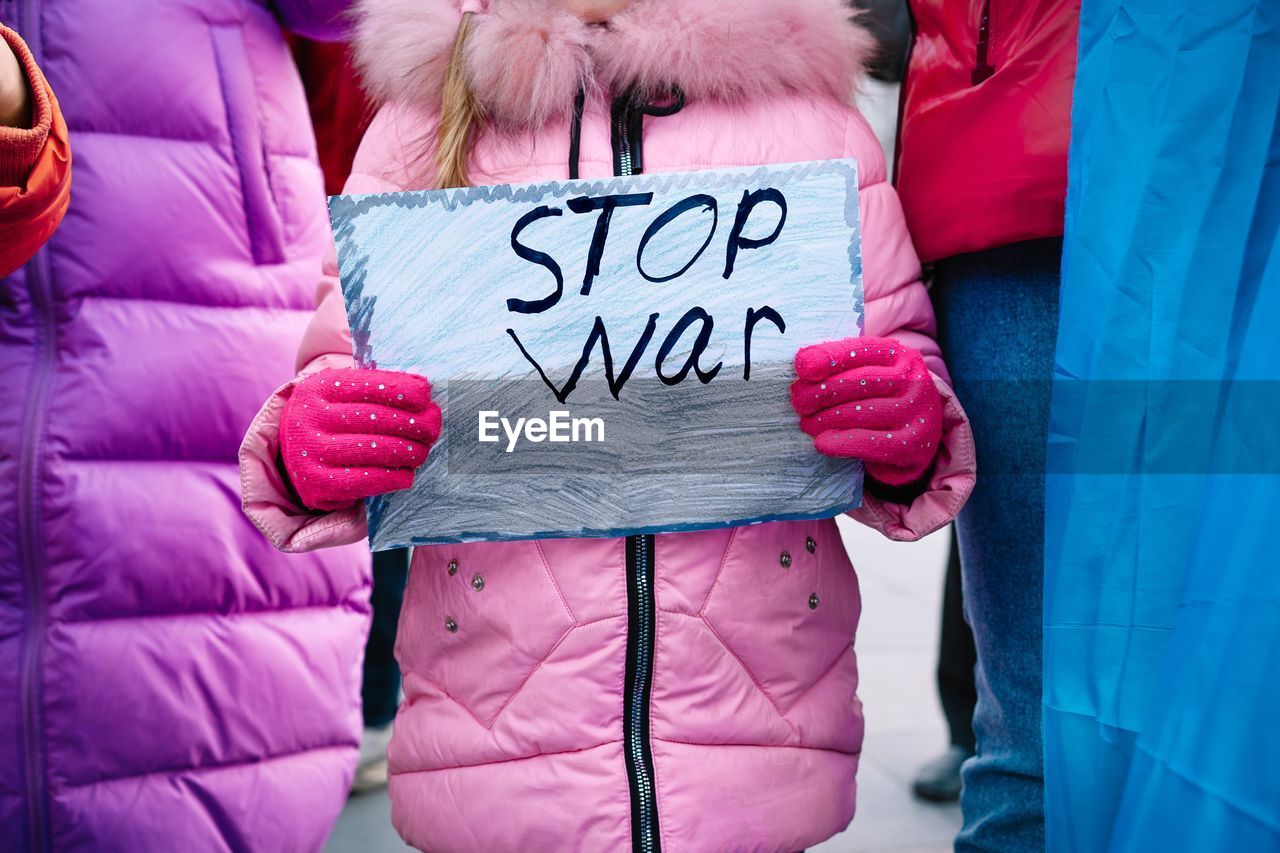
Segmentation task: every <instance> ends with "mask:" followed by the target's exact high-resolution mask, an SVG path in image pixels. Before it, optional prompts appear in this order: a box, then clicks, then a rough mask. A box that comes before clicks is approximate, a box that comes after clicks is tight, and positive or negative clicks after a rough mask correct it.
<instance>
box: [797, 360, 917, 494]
mask: <svg viewBox="0 0 1280 853" xmlns="http://www.w3.org/2000/svg"><path fill="white" fill-rule="evenodd" d="M796 376H797V377H799V378H798V379H796V381H795V382H793V383H791V405H792V406H794V407H795V410H796V412H797V413H798V414H799V415H800V428H801V429H803V430H804V431H805V432H806V433H808V434H809V435H811V436H813V444H814V447H816V448H817V449H818V452H819V453H822V454H825V455H827V456H838V457H844V458H853V459H861V460H863V461H864V462H865V463H866V470H867V474H868V476H870V477H872V478H873V479H875V480H878V481H879V482H881V483H884V484H886V485H889V486H902V485H907V484H909V483H912V482H914V481H916V480H918V479H920V478H921V477H922V476H924V474H925V472H927V471H928V470H929V466H930V465H932V464H933V458H934V456H935V455H936V454H937V452H938V445H939V440H940V439H941V437H942V395H940V394H939V393H938V389H937V387H935V386H934V384H933V377H932V375H931V374H930V373H929V369H928V368H927V367H926V366H925V363H924V359H923V358H921V356H920V353H918V352H917V351H915V350H913V349H911V348H910V347H904V346H903V345H902V344H900V343H898V342H897V341H895V340H893V339H892V338H847V339H845V340H843V341H833V342H830V343H825V344H817V345H816V346H811V347H805V348H804V349H802V350H800V351H799V352H797V353H796Z"/></svg>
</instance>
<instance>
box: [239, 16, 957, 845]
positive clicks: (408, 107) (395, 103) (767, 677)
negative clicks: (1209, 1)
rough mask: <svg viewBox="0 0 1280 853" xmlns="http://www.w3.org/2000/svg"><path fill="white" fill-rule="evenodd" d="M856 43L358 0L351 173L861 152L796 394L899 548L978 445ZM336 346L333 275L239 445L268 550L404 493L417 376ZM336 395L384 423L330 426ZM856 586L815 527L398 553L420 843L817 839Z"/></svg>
mask: <svg viewBox="0 0 1280 853" xmlns="http://www.w3.org/2000/svg"><path fill="white" fill-rule="evenodd" d="M869 43H870V42H869V39H868V37H867V36H866V34H865V33H864V32H863V31H861V30H860V29H858V28H857V27H856V26H855V25H854V24H853V23H852V22H851V21H850V13H849V11H848V9H847V7H846V6H845V3H844V2H843V0H734V2H731V3H729V2H726V3H721V2H708V0H489V2H488V3H487V4H486V3H482V2H477V0H465V2H463V3H461V4H459V3H458V2H457V0H364V2H363V3H362V6H361V9H360V18H359V27H358V31H357V43H356V49H357V53H358V56H359V57H360V59H361V62H362V64H363V66H364V69H365V75H366V82H367V83H368V84H369V86H370V89H371V91H372V93H373V94H374V96H375V97H376V98H377V99H378V100H379V101H380V102H381V103H382V104H383V106H382V108H381V110H380V111H379V112H378V114H377V117H376V118H375V119H374V122H373V125H372V127H371V128H370V129H369V132H368V134H367V136H366V137H365V140H364V142H363V144H362V146H361V149H360V153H359V155H358V156H357V159H356V164H355V170H354V173H353V174H352V176H351V178H350V180H349V182H348V183H347V186H346V191H347V192H348V193H375V192H388V191H397V190H412V189H423V188H429V187H435V186H460V185H466V184H492V183H509V182H530V181H547V180H555V179H559V180H563V179H566V178H569V177H578V176H580V177H582V178H596V177H602V176H610V175H614V174H620V173H627V172H628V169H630V170H631V171H638V170H639V169H640V168H643V170H644V171H646V172H664V171H676V170H690V169H705V168H713V167H741V166H752V165H756V164H763V163H787V162H795V161H803V160H819V159H828V158H839V157H856V158H857V159H858V162H859V170H858V174H859V179H860V181H861V187H860V205H861V216H862V234H863V246H862V251H863V281H864V288H865V326H866V333H867V337H864V338H860V339H856V340H846V341H836V342H831V343H828V344H821V345H818V346H815V347H808V348H805V349H803V350H801V351H800V352H799V353H797V355H796V370H797V374H798V377H797V380H796V382H795V384H794V385H793V388H792V402H793V403H794V405H795V407H796V410H797V414H798V417H797V421H798V423H797V428H798V429H804V430H805V431H806V432H808V433H809V434H810V435H812V436H813V437H814V442H815V444H816V446H817V448H818V450H819V451H821V452H822V453H826V454H830V455H835V456H852V457H856V458H860V459H863V460H864V461H865V462H866V470H867V476H868V479H867V483H866V497H865V499H864V503H863V505H862V507H861V508H860V509H858V510H856V511H855V512H854V513H853V515H854V516H855V517H856V518H858V519H859V520H861V521H862V522H864V523H866V524H869V525H871V526H873V527H875V528H877V529H879V530H881V531H882V532H883V533H884V534H885V535H886V536H888V537H890V538H892V539H916V538H918V537H920V536H923V535H925V534H927V533H929V532H930V531H933V530H935V529H937V528H938V527H940V526H942V525H944V524H946V523H947V522H949V521H950V520H951V519H952V518H953V517H954V516H955V514H956V512H957V511H958V510H959V509H960V507H961V505H962V504H963V503H964V501H965V498H966V497H967V496H968V494H969V491H970V489H971V487H972V485H973V480H974V460H973V444H972V440H971V436H970V432H969V427H968V423H967V421H966V419H965V416H964V412H963V411H962V410H961V408H960V406H959V404H958V403H957V402H956V400H955V398H954V397H953V396H952V393H951V390H950V387H949V385H948V381H947V373H946V368H945V367H944V366H943V364H942V361H941V360H940V358H939V357H938V348H937V345H936V344H935V343H934V340H933V332H934V320H933V315H932V313H931V311H930V307H929V298H928V295H927V294H926V292H925V289H924V286H923V285H922V284H921V283H920V267H919V264H918V262H917V260H916V255H915V252H914V250H913V249H912V245H911V240H910V238H909V237H908V235H907V230H906V226H905V224H904V222H903V217H902V210H901V208H900V206H899V204H898V199H897V196H896V195H895V194H894V190H893V188H892V187H891V186H890V185H889V184H888V183H887V181H886V180H885V164H884V159H883V156H882V154H881V152H880V148H879V146H878V144H877V142H876V139H875V136H874V135H873V134H872V132H871V130H870V128H869V127H868V126H867V123H866V122H865V121H864V120H863V118H862V116H861V115H859V113H858V112H857V111H856V110H855V109H853V108H852V107H850V106H849V102H850V95H851V87H852V85H853V83H854V81H855V79H856V76H857V73H858V71H859V69H860V65H861V62H862V61H863V60H864V59H865V58H866V56H867V52H868V48H869ZM331 272H332V269H331ZM848 307H849V306H844V305H832V306H831V310H832V311H841V310H847V309H848ZM351 353H352V350H351V339H350V335H349V333H348V331H347V322H346V313H345V311H344V309H343V304H342V298H341V294H340V293H339V288H338V282H337V280H336V278H335V277H334V276H333V275H330V276H329V277H328V278H326V279H325V280H324V281H323V282H322V284H321V285H320V289H319V307H318V309H317V313H316V316H315V319H314V321H313V322H312V325H311V328H310V329H309V331H308V333H307V335H306V337H305V339H304V341H303V344H302V348H301V351H300V352H299V355H298V367H299V375H298V377H297V378H296V379H295V380H294V381H293V382H291V383H289V384H288V385H286V386H285V387H283V388H281V389H280V390H279V391H278V392H277V393H276V394H275V395H274V396H273V397H272V398H271V399H270V400H268V401H267V404H266V406H265V407H264V408H263V409H262V411H261V413H260V414H259V415H258V417H257V419H256V420H255V421H254V423H253V426H252V427H251V429H250V431H249V433H248V435H247V436H246V438H245V441H244V445H243V447H242V450H241V465H242V474H243V476H242V481H243V490H244V506H245V510H246V512H247V513H248V514H249V516H250V517H251V518H252V519H253V520H254V522H255V523H256V524H257V525H258V526H259V527H260V528H261V529H262V531H263V533H265V534H266V535H267V536H268V537H269V538H270V539H271V540H272V541H273V542H274V543H275V544H276V546H277V547H279V548H281V549H284V550H289V551H303V550H310V549H314V548H321V547H325V546H330V545H335V544H338V543H346V542H353V541H357V540H359V539H360V538H362V537H364V536H365V534H366V529H365V521H364V510H363V506H362V503H361V499H362V498H365V497H367V496H370V495H373V494H378V493H381V492H386V491H391V490H395V489H403V488H406V487H407V486H409V485H410V483H411V482H412V478H413V467H414V466H417V465H420V464H421V463H422V462H423V461H424V460H425V459H426V457H427V454H428V453H429V452H430V447H431V444H432V442H433V441H434V440H435V439H436V438H437V437H438V435H439V432H440V424H441V416H440V411H439V409H438V408H437V407H436V406H435V404H434V403H432V402H431V399H430V383H429V381H428V379H429V377H428V378H423V377H418V376H411V375H408V374H401V373H389V372H385V371H356V370H354V369H353V360H352V355H351ZM877 378H878V379H881V380H893V381H883V382H875V381H869V382H863V381H862V380H874V379H877ZM841 379H844V380H846V381H844V382H840V381H839V380H841ZM366 383H367V384H366ZM890 386H891V387H892V390H889V388H890ZM880 389H885V390H883V391H881V390H880ZM877 403H880V404H881V405H875V404H877ZM895 406H896V407H897V408H895ZM354 408H360V409H362V411H365V410H367V411H368V412H369V413H373V414H379V417H377V418H376V419H371V420H366V419H364V418H363V417H362V418H361V419H360V423H361V424H362V427H361V432H360V433H359V434H355V433H352V432H349V431H348V430H345V429H344V428H343V426H342V425H343V424H345V423H347V422H354V418H352V419H350V421H344V420H342V419H341V417H340V413H341V412H344V411H347V410H349V409H351V410H353V409H354ZM890 413H892V414H890ZM392 415H395V417H392ZM375 424H376V428H375ZM390 425H394V426H390ZM890 434H895V435H896V438H893V439H890V438H889V435H890ZM390 436H395V437H398V438H400V439H401V440H402V441H401V442H397V445H398V446H399V445H401V444H407V445H408V453H407V458H406V453H403V452H402V453H398V454H396V455H394V456H392V455H390V454H388V453H387V452H386V450H387V445H388V442H387V441H386V440H385V439H386V438H387V437H390ZM379 439H383V440H382V441H381V445H382V446H381V447H375V445H377V444H378V443H379ZM321 457H323V459H324V460H326V461H325V462H323V463H322V462H319V461H317V460H319V459H320V458H321ZM859 608H860V603H859V594H858V583H857V578H856V576H855V575H854V571H853V567H852V566H851V565H850V563H849V560H848V558H847V556H846V554H845V549H844V547H843V545H842V543H841V539H840V535H839V533H838V532H837V529H836V525H835V522H834V521H832V520H829V519H828V520H821V521H796V522H778V523H773V524H760V525H754V526H749V527H740V528H734V529H722V530H709V531H705V532H694V533H677V534H666V535H657V536H631V537H627V538H625V539H550V540H541V541H523V542H499V543H479V544H468V545H440V546H432V547H420V548H417V549H415V551H414V557H413V568H412V571H411V575H410V580H409V588H408V590H407V593H406V597H405V603H404V609H403V614H402V617H401V622H400V632H399V641H398V657H399V660H400V663H401V667H402V669H403V671H404V691H405V703H404V705H403V706H402V707H401V709H400V714H399V716H398V718H397V721H396V725H395V736H394V738H393V740H392V743H391V748H390V755H389V761H390V791H391V798H392V819H393V821H394V823H395V825H396V828H397V829H398V830H399V831H400V833H401V835H403V836H404V838H405V839H406V840H407V841H408V842H409V843H411V844H413V845H415V846H417V847H420V848H422V849H424V850H432V851H455V850H456V851H462V850H471V851H495V850H538V851H541V850H589V851H595V850H622V849H627V848H632V849H635V850H643V851H660V850H664V849H665V850H667V851H711V850H760V851H795V850H800V849H802V848H805V847H807V846H810V845H813V844H816V843H818V842H820V841H822V840H823V839H826V838H828V837H830V836H831V835H833V834H835V833H837V832H839V831H840V830H842V829H843V828H844V827H845V826H846V825H847V824H848V823H849V821H850V819H851V818H852V817H853V811H854V778H855V775H856V771H857V766H858V756H859V752H860V749H861V744H862V733H863V724H862V713H861V705H860V703H859V701H858V698H857V694H856V688H857V681H858V676H857V665H856V661H855V656H854V650H853V637H854V633H855V629H856V628H857V623H858V614H859Z"/></svg>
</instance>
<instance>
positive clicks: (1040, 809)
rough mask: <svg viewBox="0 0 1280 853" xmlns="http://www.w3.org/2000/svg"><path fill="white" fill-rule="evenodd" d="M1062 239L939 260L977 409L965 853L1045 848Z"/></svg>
mask: <svg viewBox="0 0 1280 853" xmlns="http://www.w3.org/2000/svg"><path fill="white" fill-rule="evenodd" d="M1061 260H1062V240H1061V239H1046V240H1031V241H1027V242H1023V243H1015V244H1013V245H1010V246H1002V247H999V248H996V249H989V250H986V251H983V252H975V253H973V254H969V255H960V256H956V257H953V258H948V259H946V260H945V261H942V262H940V263H939V264H938V268H937V275H936V278H935V280H934V290H933V294H934V304H935V308H936V310H937V314H938V327H939V334H938V340H939V343H940V344H941V346H942V352H943V355H944V357H945V358H946V361H947V367H948V368H949V369H950V371H951V378H952V381H953V382H954V383H955V390H956V394H957V396H958V397H959V399H960V402H961V404H962V405H963V406H964V408H965V411H966V412H968V414H969V420H970V422H971V423H972V425H973V436H974V441H975V443H976V445H977V454H978V483H977V486H976V487H975V488H974V490H973V495H972V497H970V498H969V503H968V504H967V505H966V506H965V508H964V510H963V511H962V512H961V513H960V516H959V518H958V519H956V535H957V537H958V539H959V543H960V562H961V574H962V576H963V584H964V605H965V615H966V617H967V619H968V621H969V624H970V626H971V627H972V628H973V637H974V644H975V646H976V648H977V653H978V663H977V667H976V672H975V676H976V678H975V680H976V683H977V688H978V703H977V707H976V708H975V709H974V716H973V728H974V733H975V735H976V736H977V755H976V756H975V757H974V758H972V759H970V760H969V761H968V762H967V763H966V764H965V766H964V770H963V779H964V792H963V793H962V794H961V798H960V804H961V807H962V809H963V811H964V829H963V830H961V832H960V835H959V836H958V837H957V839H956V849H957V850H994V851H1011V853H1022V851H1035V850H1042V849H1044V757H1043V743H1042V737H1041V728H1040V725H1041V710H1040V705H1041V692H1042V648H1043V627H1042V621H1043V609H1044V606H1043V596H1044V474H1045V447H1046V443H1047V432H1048V423H1049V397H1050V384H1049V383H1050V378H1051V377H1052V371H1053V350H1054V342H1055V339H1056V337H1057V328H1058V288H1059V267H1060V264H1061Z"/></svg>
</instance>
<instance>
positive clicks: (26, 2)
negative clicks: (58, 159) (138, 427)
mask: <svg viewBox="0 0 1280 853" xmlns="http://www.w3.org/2000/svg"><path fill="white" fill-rule="evenodd" d="M38 16H39V4H38V0H23V2H22V5H21V6H20V7H19V9H18V26H19V29H20V30H21V32H22V33H23V34H24V38H26V40H27V47H28V48H29V49H30V50H31V53H32V55H33V56H34V57H35V59H36V63H37V64H39V63H40V62H41V59H42V57H43V53H44V51H43V47H44V45H43V42H42V40H41V38H40V35H41V33H40V26H39V20H38ZM48 262H49V256H48V250H47V249H42V250H41V251H39V252H38V253H37V254H36V256H35V257H34V258H32V259H31V260H30V261H29V262H28V263H27V266H26V271H27V282H26V284H27V294H28V298H29V299H30V302H31V311H32V314H33V315H34V319H35V334H36V351H35V364H34V366H33V368H32V374H31V384H30V386H29V387H28V389H27V399H26V402H25V403H24V410H23V415H22V439H21V441H22V443H21V445H19V451H18V453H19V457H18V484H17V485H18V553H19V557H20V560H21V563H22V579H23V595H24V597H25V600H26V603H27V607H26V615H25V625H24V626H23V638H22V642H23V650H22V660H21V664H20V665H21V673H20V676H19V687H18V691H19V697H20V698H19V701H20V702H21V703H22V761H23V770H24V772H25V776H26V799H27V849H29V850H35V851H45V850H49V849H50V840H49V812H48V808H49V802H48V792H47V790H46V789H47V775H46V774H47V770H46V767H47V761H46V754H45V736H44V698H43V696H42V690H41V677H42V675H43V668H44V666H43V660H42V658H43V655H44V643H45V636H44V635H45V630H46V623H47V620H48V612H47V602H46V601H45V590H44V582H43V578H42V572H41V565H40V563H41V558H40V555H41V554H42V553H43V541H42V539H43V536H42V531H41V529H40V521H39V518H38V514H39V511H40V510H39V508H38V507H39V502H40V495H39V485H40V458H39V447H38V444H39V442H40V439H41V438H42V436H43V433H44V426H45V415H46V406H47V405H48V396H49V386H50V384H51V383H52V380H53V372H54V369H55V367H56V360H57V356H58V351H57V337H56V336H57V318H56V316H55V313H54V301H53V293H52V288H51V287H50V279H49V276H48V268H47V265H48Z"/></svg>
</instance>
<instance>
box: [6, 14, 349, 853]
mask: <svg viewBox="0 0 1280 853" xmlns="http://www.w3.org/2000/svg"><path fill="white" fill-rule="evenodd" d="M342 5H343V4H340V3H304V2H301V0H298V1H297V2H292V3H290V4H288V7H287V8H284V7H281V8H280V9H273V8H268V7H267V6H266V5H264V4H263V3H261V2H242V0H199V2H197V0H163V2H160V1H159V0H156V1H155V2H147V0H127V1H126V2H111V3H102V2H95V0H24V2H21V3H19V2H15V0H3V2H0V19H3V20H4V21H6V22H7V23H11V24H13V25H14V26H15V27H16V28H17V29H18V31H19V32H20V33H21V34H22V35H23V37H24V38H25V39H26V41H27V42H28V43H29V44H30V46H31V48H32V50H33V51H34V53H35V54H36V58H37V60H38V61H39V63H40V66H41V68H42V69H43V70H44V72H45V74H46V75H47V77H48V79H49V82H50V84H51V86H52V88H53V90H54V91H55V92H56V93H57V94H58V97H59V99H60V102H61V105H62V108H63V112H64V114H65V115H66V117H67V121H68V124H69V126H70V131H71V146H72V148H73V149H74V151H75V160H76V174H75V187H74V190H73V193H72V202H71V206H70V209H69V211H68V212H67V215H66V219H65V221H64V222H63V224H62V226H61V228H60V229H59V230H58V231H57V233H56V234H55V235H54V236H53V238H52V240H51V242H50V243H49V244H48V245H47V246H46V247H45V249H44V250H43V251H42V252H41V253H40V254H38V255H37V256H36V257H35V259H34V260H33V261H32V262H31V263H29V264H27V265H26V266H25V267H24V268H23V269H21V270H19V271H18V272H16V273H14V274H13V275H12V276H10V277H8V278H6V279H3V280H0V482H3V483H4V484H5V488H2V489H0V560H2V563H0V839H3V840H2V841H0V847H5V848H6V849H23V850H27V849H32V850H49V849H56V850H71V849H77V850H83V849H94V850H103V849H115V850H169V849H174V848H175V845H177V846H178V847H180V848H181V849H183V850H228V849H239V850H245V849H256V850H273V851H275V850H282V851H283V850H315V849H318V848H319V847H320V845H321V844H322V842H323V839H324V838H325V836H326V835H327V833H328V830H329V828H330V827H331V826H332V823H333V821H334V820H335V819H336V817H337V814H338V812H339V810H340V808H341V806H342V803H343V801H344V797H345V794H346V787H347V784H348V778H349V775H350V773H351V770H352V767H353V765H354V761H355V755H356V745H357V741H358V732H359V728H360V716H359V699H358V686H359V677H360V672H359V670H360V658H361V651H362V648H363V637H364V630H365V625H366V620H367V604H366V602H367V595H368V588H367V586H368V581H367V571H368V567H367V559H368V556H367V552H365V553H363V554H362V553H361V550H360V549H358V548H357V549H354V550H352V549H343V550H335V551H329V552H325V553H322V554H315V555H309V556H303V557H290V556H286V555H282V554H278V553H276V552H275V551H274V550H273V549H272V548H271V546H270V544H269V543H268V542H265V541H264V540H263V539H262V537H261V536H260V535H258V533H257V532H256V531H255V530H254V529H253V527H252V525H250V524H249V523H248V521H247V520H246V519H245V518H244V517H243V515H242V513H241V510H240V498H239V492H240V482H239V473H238V471H237V468H236V448H237V446H238V444H239V441H240V437H241V436H242V435H243V432H244V430H245V429H246V428H247V426H248V424H249V422H250V421H251V420H252V418H253V413H254V412H255V411H256V410H257V408H258V405H259V404H260V402H261V399H262V397H263V396H265V395H266V394H268V393H269V392H270V390H271V389H272V388H273V387H275V386H276V385H278V384H279V383H280V382H281V381H282V380H283V379H285V378H287V377H289V376H291V375H292V374H293V353H294V350H295V349H296V347H297V343H298V339H299V336H300V335H301V334H302V331H303V329H304V327H305V325H306V321H307V316H308V315H309V314H310V308H311V306H312V295H313V293H314V290H315V281H316V278H317V276H318V274H319V270H320V267H321V260H322V258H323V255H324V252H325V250H326V247H327V245H328V237H327V219H326V216H325V209H324V199H323V195H322V191H321V178H320V173H319V169H318V168H317V166H316V164H315V155H314V143H313V142H312V140H311V138H310V125H309V124H308V121H307V114H306V106H305V103H304V100H303V95H302V90H301V86H300V85H299V83H298V81H297V77H296V75H295V73H294V70H293V67H292V64H291V59H290V56H289V53H288V51H287V49H286V46H285V43H284V39H283V36H282V34H281V29H280V21H281V20H284V21H287V22H290V23H291V24H292V25H296V26H298V27H299V28H303V29H307V30H310V31H313V33H315V34H324V33H328V34H329V35H330V36H332V35H335V34H336V32H337V31H336V30H335V28H334V25H333V21H334V19H335V14H336V13H337V12H338V11H340V9H341V6H342ZM15 486H16V487H15Z"/></svg>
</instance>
